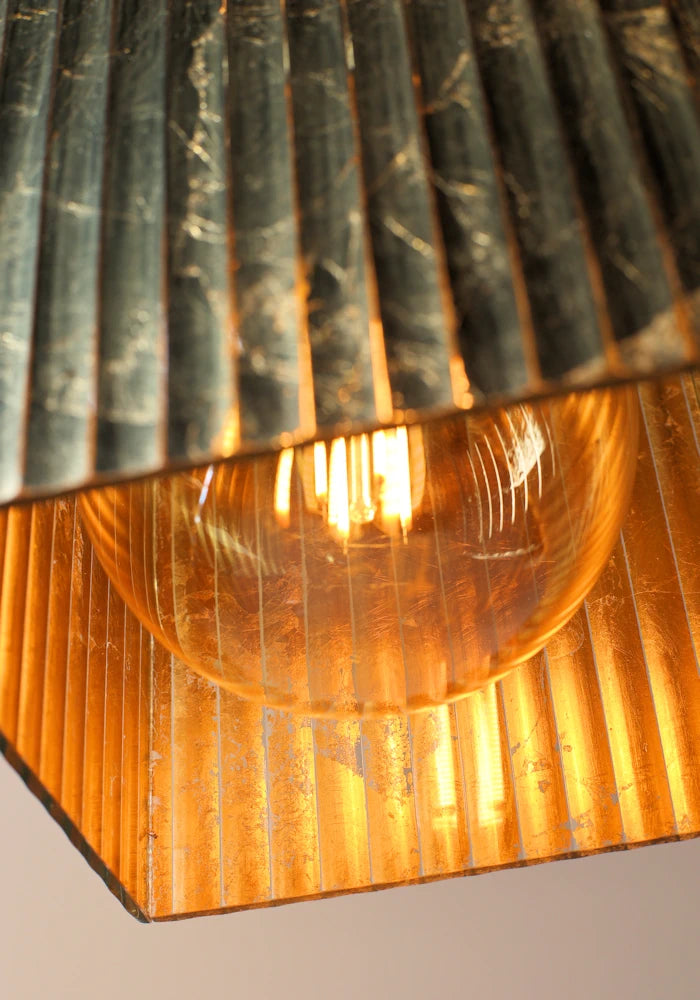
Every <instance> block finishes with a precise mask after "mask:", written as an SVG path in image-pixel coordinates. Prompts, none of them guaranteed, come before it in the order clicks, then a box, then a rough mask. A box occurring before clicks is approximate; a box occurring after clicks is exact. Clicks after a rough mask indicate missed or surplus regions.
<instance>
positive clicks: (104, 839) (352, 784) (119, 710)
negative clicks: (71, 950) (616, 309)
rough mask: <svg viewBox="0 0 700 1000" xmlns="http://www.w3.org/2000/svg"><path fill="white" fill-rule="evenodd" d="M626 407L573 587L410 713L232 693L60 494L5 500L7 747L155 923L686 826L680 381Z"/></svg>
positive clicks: (695, 733) (694, 682)
mask: <svg viewBox="0 0 700 1000" xmlns="http://www.w3.org/2000/svg"><path fill="white" fill-rule="evenodd" d="M638 408H639V418H640V423H641V427H642V434H641V437H640V447H639V464H638V476H637V480H636V484H635V488H634V491H633V494H632V501H631V506H630V509H629V513H628V516H627V519H626V521H625V525H624V529H623V531H622V533H621V535H620V538H619V541H618V543H617V545H616V547H615V550H614V552H613V553H612V556H611V558H610V559H609V561H608V562H607V565H606V567H605V569H604V571H603V574H602V576H601V577H600V579H599V580H598V582H597V583H596V585H595V586H594V588H593V590H592V591H591V592H590V594H589V596H588V597H587V599H586V601H585V603H584V605H583V606H582V607H581V608H580V609H579V610H578V611H577V612H576V614H575V615H574V616H573V617H572V618H571V619H570V620H569V622H568V623H567V624H566V625H565V626H564V627H563V629H561V631H559V632H558V633H557V634H556V635H554V636H552V637H551V638H550V639H549V641H548V644H547V646H546V648H545V650H544V651H543V652H541V653H538V654H537V655H536V656H534V657H533V658H532V659H531V660H530V661H528V662H527V663H526V664H524V665H523V666H521V667H519V668H518V669H517V670H515V671H514V672H512V673H511V674H509V675H508V676H507V677H506V678H504V679H503V680H502V681H500V682H499V683H496V684H492V685H489V686H487V687H484V688H483V689H482V690H480V691H478V692H476V693H474V694H473V695H471V696H470V697H468V698H465V699H463V700H461V701H459V702H457V703H455V704H453V705H444V706H441V707H437V708H434V709H431V710H429V711H425V712H420V713H417V714H414V715H412V716H394V717H387V718H384V719H362V720H359V719H343V720H333V719H309V718H305V717H303V716H297V715H290V714H285V713H284V712H280V711H278V710H276V709H271V708H263V707H260V706H259V705H255V704H254V703H251V702H249V701H243V700H241V699H239V698H237V697H236V696H235V695H233V694H231V693H230V692H228V691H226V690H225V689H223V688H220V687H216V686H214V685H211V684H209V683H208V682H207V681H205V680H204V679H202V678H200V677H198V676H197V675H195V674H193V673H190V672H189V671H188V670H187V668H186V667H185V665H184V664H183V663H182V662H181V661H178V660H177V659H176V658H175V657H174V656H173V655H172V654H171V653H169V652H168V651H166V650H165V649H164V648H163V647H162V646H161V645H160V644H159V643H158V642H157V641H155V640H154V639H153V638H152V637H151V636H150V635H149V634H148V633H147V631H146V629H145V628H143V626H141V625H140V624H139V622H138V620H137V619H136V617H135V616H134V615H133V614H132V613H131V612H130V611H129V610H128V608H126V607H125V605H124V603H123V602H122V600H121V598H120V597H119V595H118V593H117V591H116V588H115V587H114V586H113V585H112V584H111V583H110V581H109V579H108V577H107V575H106V573H105V572H104V570H103V569H102V566H101V564H100V562H99V560H98V559H97V558H96V557H95V554H94V552H93V550H92V548H91V544H90V541H89V537H88V535H87V533H86V531H85V529H84V527H83V524H82V522H81V518H80V516H79V514H78V508H77V505H76V502H75V501H74V500H73V499H61V500H57V501H54V502H40V503H36V504H34V505H32V506H28V507H14V508H10V509H9V510H6V511H4V512H2V514H1V515H0V529H1V530H0V539H1V540H2V551H3V568H2V593H1V594H0V643H1V644H2V652H3V658H2V660H0V730H1V731H2V734H3V735H2V746H3V749H4V751H5V753H6V754H7V756H8V759H9V760H10V762H11V763H13V764H14V765H15V766H16V767H18V768H19V769H20V771H21V772H22V773H23V774H24V775H25V777H26V779H27V781H28V783H29V785H30V787H31V788H32V789H33V790H34V791H35V792H36V794H38V795H39V796H40V797H41V798H42V801H44V802H45V804H46V805H47V807H48V808H49V809H50V811H51V812H52V814H53V815H54V816H55V817H56V818H57V819H58V820H59V821H60V822H61V823H62V825H63V826H64V828H65V829H66V831H67V832H68V833H69V835H70V836H71V838H72V839H73V842H74V843H75V844H76V846H77V847H78V848H79V849H80V850H82V851H83V853H84V854H85V855H86V857H87V858H88V860H89V861H90V862H91V864H93V866H94V867H96V868H97V870H98V871H99V872H100V874H101V875H102V876H103V877H104V878H105V880H106V881H107V883H108V884H109V885H110V887H111V888H112V889H113V891H115V892H117V893H118V894H119V895H120V898H121V899H122V901H123V902H124V903H125V905H127V907H128V908H129V909H130V910H131V912H133V913H134V914H135V915H137V916H139V917H140V918H141V919H148V920H157V919H167V918H170V917H174V916H185V915H191V914H194V913H199V912H210V911H214V910H221V909H231V908H234V909H235V908H240V907H246V906H256V905H265V904H269V903H275V902H281V901H283V900H290V899H297V898H313V897H316V896H319V895H326V894H332V893H336V892H348V891H357V890H362V889H370V888H377V887H380V886H388V885H396V884H405V883H407V882H412V881H423V880H429V879H433V878H441V877H445V876H450V875H456V874H467V873H472V872H478V871H484V870H487V869H490V868H494V867H501V866H510V865H518V864H529V863H533V862H536V861H544V860H553V859H556V858H560V857H570V856H572V855H578V854H587V853H591V852H595V851H601V850H610V849H615V848H628V847H632V846H636V845H639V844H644V843H649V842H651V841H655V840H662V839H664V840H665V839H674V838H680V837H689V836H696V835H698V834H700V783H699V782H698V774H700V680H699V676H700V675H699V674H698V667H697V651H698V642H699V641H700V635H699V633H698V614H697V612H698V607H697V601H698V593H699V592H700V588H699V587H698V566H699V565H700V535H699V534H698V528H697V517H695V516H694V514H695V512H696V511H697V509H698V499H699V498H700V478H699V477H700V454H699V453H698V446H697V442H698V437H699V435H700V406H699V405H698V387H697V383H696V381H694V380H693V378H691V377H684V378H682V379H678V378H674V379H670V380H666V381H663V382H660V383H649V384H646V385H641V386H640V387H639V403H638ZM47 552H51V557H50V558H49V557H48V556H47ZM145 555H147V556H148V559H146V563H147V564H148V567H149V568H148V572H152V570H153V562H152V561H151V562H149V560H152V559H153V554H148V553H146V554H145ZM154 555H155V558H156V559H158V557H159V553H158V551H156V552H155V554H154ZM145 582H146V581H145V578H142V579H138V578H136V577H135V579H134V586H135V588H136V589H137V590H138V592H139V593H140V594H141V595H142V599H143V600H146V599H147V593H148V591H147V588H145V587H144V584H145ZM170 612H172V607H170ZM166 613H167V609H166ZM44 639H45V641H44Z"/></svg>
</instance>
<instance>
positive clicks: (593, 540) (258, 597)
mask: <svg viewBox="0 0 700 1000" xmlns="http://www.w3.org/2000/svg"><path fill="white" fill-rule="evenodd" d="M635 421H636V410H635V408H634V406H633V403H632V398H631V397H630V395H629V394H628V392H627V391H626V390H615V391H612V390H610V391H598V392H590V393H584V394H580V395H577V396H576V397H567V398H565V399H562V400H558V401H556V402H552V403H545V404H541V405H531V406H516V407H512V408H510V409H507V410H502V411H499V412H498V413H496V414H492V415H488V416H484V415H481V416H480V415H476V416H469V417H464V416H459V417H454V418H450V419H448V420H443V421H438V422H435V423H429V424H425V425H423V426H422V427H411V428H405V427H399V428H395V429H390V430H382V431H378V432H376V433H374V434H361V435H357V436H354V437H349V438H338V439H336V440H334V441H332V442H330V443H323V442H317V443H315V444H311V445H308V446H303V447H298V448H295V449H286V450H284V451H282V452H281V453H279V454H278V455H271V456H266V457H263V458H258V459H243V460H237V461H232V462H227V463H222V464H221V465H218V466H209V467H206V468H202V469H199V470H194V471H193V472H190V473H187V474H178V475H174V476H170V477H165V478H161V479H157V480H152V481H146V482H143V483H138V484H131V485H128V486H123V487H114V488H108V489H102V490H95V491H91V492H90V493H87V494H85V495H84V496H83V497H82V499H81V509H82V513H83V517H84V520H85V523H86V525H87V528H88V531H89V533H90V536H91V539H92V541H93V543H94V545H95V550H96V553H97V555H98V557H99V558H100V560H101V562H102V563H103V565H104V566H105V569H106V570H107V572H108V574H109V575H110V577H111V579H112V581H113V583H114V584H115V586H116V587H117V589H118V590H119V592H120V593H121V595H122V596H123V597H124V599H125V600H126V601H127V603H128V604H129V606H130V607H131V608H132V609H133V610H134V612H135V613H136V614H137V615H138V616H139V618H140V619H141V620H142V621H143V622H144V623H145V624H146V625H147V626H148V628H149V629H150V630H151V631H152V632H153V634H154V635H155V637H156V638H157V639H158V640H159V641H160V642H162V643H163V644H164V645H166V646H167V647H168V648H169V649H171V650H172V651H173V652H174V653H176V655H178V656H179V657H181V658H182V659H183V660H184V661H185V662H186V663H187V664H188V665H189V666H191V667H192V668H193V669H194V670H197V671H199V672H200V673H203V674H204V675H206V676H207V677H209V678H211V679H212V680H215V681H216V682H217V683H220V684H223V685H224V686H226V687H228V688H230V689H231V690H233V691H235V692H236V693H238V694H240V695H242V696H244V697H248V698H254V699H256V700H260V701H265V702H266V703H268V704H271V705H275V706H278V707H284V708H287V709H290V710H295V711H300V712H306V713H311V714H329V715H344V714H359V713H365V714H386V713H391V712H398V711H405V710H414V709H419V708H423V707H427V706H431V705H432V706H435V705H442V704H444V703H445V702H447V701H450V700H453V699H455V698H458V697H461V696H463V695H465V694H468V693H470V692H471V691H474V690H476V689H478V688H480V687H483V686H484V685H485V684H487V683H488V682H489V681H492V680H494V679H495V678H497V677H499V676H501V675H502V674H503V673H504V672H505V671H506V670H508V669H510V668H511V667H512V666H514V665H515V664H517V663H518V662H520V661H522V660H523V659H525V658H527V657H528V656H530V655H531V654H532V653H534V652H535V651H536V650H538V649H540V648H541V647H542V645H543V644H544V643H545V642H546V640H547V637H548V636H549V635H550V634H551V633H552V632H553V631H555V630H556V629H557V628H559V627H560V626H561V625H562V624H563V623H564V621H566V620H567V619H568V618H569V617H570V616H571V614H573V612H574V611H575V609H576V607H577V606H578V605H579V604H580V602H581V601H582V600H583V598H584V596H585V594H586V592H587V590H588V589H589V588H590V587H591V586H592V584H593V583H594V581H595V579H596V577H597V575H598V574H599V572H600V570H601V569H602V567H603V565H604V564H605V561H606V560H607V558H608V555H609V553H610V550H611V549H612V546H613V544H614V541H615V538H616V535H617V532H618V531H619V528H620V524H621V521H622V518H623V516H624V514H625V510H626V506H627V499H628V496H629V491H630V488H631V483H632V479H633V475H634V469H635V459H636V433H637V430H636V423H635ZM484 767H486V763H485V764H484ZM499 773H500V772H499Z"/></svg>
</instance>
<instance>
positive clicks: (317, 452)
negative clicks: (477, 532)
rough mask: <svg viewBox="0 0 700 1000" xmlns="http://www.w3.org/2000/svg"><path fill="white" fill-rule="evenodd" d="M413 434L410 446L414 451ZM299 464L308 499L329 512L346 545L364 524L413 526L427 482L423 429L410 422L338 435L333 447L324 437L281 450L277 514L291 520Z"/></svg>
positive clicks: (395, 528)
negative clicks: (370, 431)
mask: <svg viewBox="0 0 700 1000" xmlns="http://www.w3.org/2000/svg"><path fill="white" fill-rule="evenodd" d="M409 440H410V441H411V449H410V451H409ZM295 462H296V465H297V467H298V472H299V476H300V479H301V483H302V487H303V491H304V503H305V505H306V508H307V509H308V510H310V511H315V512H317V513H319V514H321V516H322V517H323V518H324V520H325V522H326V524H327V525H328V528H329V530H330V532H331V534H332V535H333V536H334V537H335V538H336V539H337V540H338V541H340V542H341V543H342V544H343V545H346V544H347V543H348V542H349V541H350V539H351V538H352V539H358V538H359V537H361V535H362V529H363V527H364V526H365V525H369V524H373V523H374V524H375V525H377V526H378V527H380V528H381V530H382V531H384V532H385V533H386V534H396V533H398V532H401V533H402V534H403V536H404V539H405V537H406V533H407V532H408V531H409V530H410V528H411V524H412V518H413V510H414V509H416V508H418V507H420V505H421V503H422V500H423V490H424V486H425V457H424V454H423V443H422V432H421V431H420V429H419V428H412V430H411V432H410V433H409V431H408V430H407V429H406V428H405V427H398V428H396V429H394V430H389V431H377V432H376V433H374V434H372V435H371V436H370V435H369V434H360V435H357V436H355V437H350V438H348V439H347V440H346V439H344V438H336V440H334V441H332V442H331V445H330V451H328V450H327V449H326V445H325V444H323V443H322V442H317V443H316V444H313V445H309V446H307V447H304V448H298V449H294V448H286V449H285V450H284V451H282V452H280V455H279V458H278V460H277V472H276V476H275V516H276V518H277V522H278V524H279V525H280V526H282V527H284V528H286V527H288V526H289V512H290V509H291V504H292V489H293V484H292V470H293V467H294V465H295Z"/></svg>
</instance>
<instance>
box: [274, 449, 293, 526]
mask: <svg viewBox="0 0 700 1000" xmlns="http://www.w3.org/2000/svg"><path fill="white" fill-rule="evenodd" d="M293 465H294V449H293V448H285V449H284V451H282V452H280V457H279V461H278V462H277V475H276V477H275V514H276V515H277V520H278V521H279V523H280V524H281V525H282V526H283V527H285V528H287V527H289V511H290V508H291V505H292V496H291V494H292V489H291V487H292V467H293Z"/></svg>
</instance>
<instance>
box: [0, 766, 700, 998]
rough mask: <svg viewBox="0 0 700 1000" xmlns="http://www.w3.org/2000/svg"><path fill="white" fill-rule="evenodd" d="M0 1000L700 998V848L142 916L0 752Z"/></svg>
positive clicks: (681, 846) (658, 850)
mask: <svg viewBox="0 0 700 1000" xmlns="http://www.w3.org/2000/svg"><path fill="white" fill-rule="evenodd" d="M0 887H1V893H2V896H1V899H2V910H1V911H0V912H1V915H0V997H1V998H2V1000H35V998H37V1000H38V998H42V1000H43V998H47V1000H63V998H64V997H69V998H73V997H76V998H80V1000H82V998H86V1000H87V998H90V1000H92V998H95V1000H112V998H115V1000H116V998H119V1000H141V998H144V1000H146V998H154V1000H155V998H157V1000H161V998H167V1000H180V998H189V997H192V998H194V1000H209V998H212V1000H214V998H216V1000H224V998H226V1000H229V998H241V1000H257V998H271V1000H272V998H278V997H279V998H285V1000H296V998H304V1000H315V998H319V1000H326V998H328V1000H350V998H352V1000H354V998H362V1000H375V998H377V1000H384V998H387V1000H393V998H400V1000H413V998H419V997H420V998H423V997H426V998H429V1000H432V998H435V1000H451V998H460V1000H461V998H465V1000H466V998H470V1000H471V998H485V1000H500V998H502V997H503V998H518V1000H530V998H532V1000H550V998H552V1000H553V998H557V1000H559V998H562V1000H579V998H584V997H585V998H589V997H591V998H596V1000H598V998H602V1000H608V998H610V1000H612V998H614V1000H620V998H623V1000H627V998H631V1000H698V998H700V930H699V927H698V915H699V910H700V905H699V898H700V897H699V893H700V841H692V842H688V843H684V844H671V845H664V846H657V847H651V848H646V849H644V850H639V851H629V852H625V853H620V854H613V855H604V856H601V857H597V858H588V859H585V860H579V861H568V862H558V863H557V864H551V865H544V866H536V867H534V868H527V869H522V870H518V871H510V872H498V873H495V874H491V875H483V876H479V877H476V878H467V879H455V880H452V881H448V882H441V883H437V884H433V885H427V886H415V887H411V888H407V889H394V890H391V891H387V892H380V893H371V894H363V895H358V896H349V897H345V898H342V899H336V900H328V901H321V902H313V903H303V904H297V905H294V906H285V907H279V908H274V909H270V910H257V911H251V912H248V913H240V914H231V915H228V916H223V917H208V918H205V919H199V920H194V921H184V922H182V923H177V924H168V925H166V924H162V925H159V926H144V925H140V924H137V923H136V922H135V921H134V920H133V919H132V918H131V917H129V916H127V914H126V913H125V912H124V911H123V910H122V909H121V907H120V906H119V904H118V903H117V902H116V900H115V899H114V898H113V897H112V896H111V895H110V893H109V892H108V891H107V889H106V888H105V887H104V886H103V885H102V883H101V882H100V880H99V879H98V877H97V876H96V875H95V874H94V873H93V872H92V871H91V870H90V869H89V868H88V866H87V865H86V863H85V862H84V861H83V859H82V858H81V857H80V856H79V855H78V853H77V852H76V851H75V850H74V848H73V847H71V845H70V844H69V842H68V840H67V838H66V837H65V836H64V834H63V833H62V832H61V830H60V829H59V828H58V827H57V826H56V825H55V824H54V823H53V822H52V821H51V819H50V818H49V816H48V815H47V814H46V813H45V812H44V810H43V808H42V806H41V805H40V804H39V803H38V802H37V801H36V800H35V799H34V798H33V796H32V795H31V794H30V793H29V792H28V790H27V789H26V788H25V787H24V785H23V784H22V782H21V780H20V779H19V778H18V777H17V775H16V774H15V773H14V771H12V770H11V769H10V768H9V766H8V765H7V764H6V763H5V762H4V761H2V760H0Z"/></svg>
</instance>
